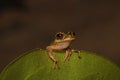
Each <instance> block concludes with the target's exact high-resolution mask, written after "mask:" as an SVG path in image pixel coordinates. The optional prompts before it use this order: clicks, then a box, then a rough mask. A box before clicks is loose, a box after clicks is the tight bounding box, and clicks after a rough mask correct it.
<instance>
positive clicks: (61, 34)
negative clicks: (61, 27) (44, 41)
mask: <svg viewBox="0 0 120 80" xmlns="http://www.w3.org/2000/svg"><path fill="white" fill-rule="evenodd" d="M63 36H64V33H62V32H58V33H57V34H56V35H55V37H56V38H57V39H62V38H63Z"/></svg>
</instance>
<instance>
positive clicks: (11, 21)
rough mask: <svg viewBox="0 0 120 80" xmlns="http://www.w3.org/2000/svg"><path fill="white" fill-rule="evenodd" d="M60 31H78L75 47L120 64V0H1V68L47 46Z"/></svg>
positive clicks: (73, 45)
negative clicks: (35, 49) (31, 51)
mask: <svg viewBox="0 0 120 80" xmlns="http://www.w3.org/2000/svg"><path fill="white" fill-rule="evenodd" d="M58 31H65V32H67V31H74V32H76V41H74V42H73V44H72V47H73V48H75V49H80V50H88V51H92V52H95V53H98V54H99V55H102V56H104V57H106V58H108V59H110V60H111V61H113V62H114V63H116V64H117V65H118V66H120V1H117V0H114V1H111V0H100V1H96V0H0V71H1V70H2V69H3V68H4V67H5V66H6V65H7V64H8V63H9V62H10V61H11V60H13V59H14V58H16V57H18V56H19V55H21V54H22V53H24V52H26V51H28V50H31V49H34V48H44V49H45V47H46V46H47V45H49V43H50V42H51V41H52V40H53V39H54V34H55V33H56V32H58Z"/></svg>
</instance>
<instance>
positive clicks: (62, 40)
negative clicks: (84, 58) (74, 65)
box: [46, 32, 80, 68]
mask: <svg viewBox="0 0 120 80" xmlns="http://www.w3.org/2000/svg"><path fill="white" fill-rule="evenodd" d="M74 40H75V33H74V32H67V33H64V32H58V33H56V35H55V39H54V41H53V42H52V43H51V44H50V45H49V46H47V47H46V51H47V54H48V56H49V57H50V59H51V60H52V61H53V62H54V66H53V68H59V66H58V60H57V58H56V57H55V56H54V55H53V51H61V50H64V51H65V52H66V53H65V57H64V62H65V61H67V60H68V61H69V59H70V56H71V54H72V52H77V53H78V57H79V58H80V51H78V50H74V49H71V48H70V44H71V42H72V41H74Z"/></svg>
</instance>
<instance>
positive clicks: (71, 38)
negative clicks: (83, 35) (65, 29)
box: [64, 37, 75, 41]
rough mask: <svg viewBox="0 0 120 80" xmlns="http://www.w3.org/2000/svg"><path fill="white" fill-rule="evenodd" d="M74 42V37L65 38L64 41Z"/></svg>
mask: <svg viewBox="0 0 120 80" xmlns="http://www.w3.org/2000/svg"><path fill="white" fill-rule="evenodd" d="M73 40H75V38H74V37H68V38H65V39H64V41H73Z"/></svg>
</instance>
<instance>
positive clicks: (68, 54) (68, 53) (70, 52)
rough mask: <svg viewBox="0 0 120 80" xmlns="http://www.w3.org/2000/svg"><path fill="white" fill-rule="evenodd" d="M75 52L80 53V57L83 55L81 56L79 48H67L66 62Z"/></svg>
mask: <svg viewBox="0 0 120 80" xmlns="http://www.w3.org/2000/svg"><path fill="white" fill-rule="evenodd" d="M73 52H75V53H77V54H78V58H81V57H80V51H79V50H74V49H71V48H67V49H66V54H65V58H64V62H65V61H66V60H68V61H69V60H70V57H71V55H72V53H73Z"/></svg>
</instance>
